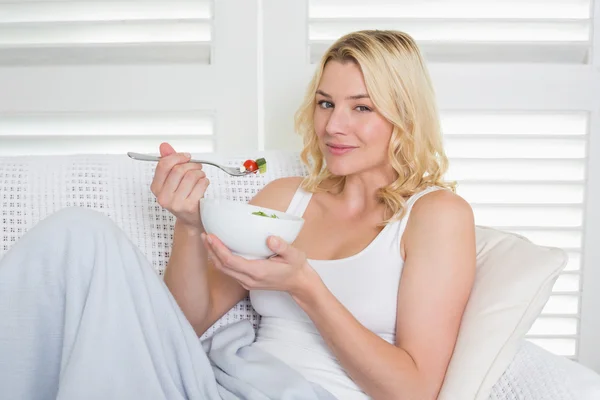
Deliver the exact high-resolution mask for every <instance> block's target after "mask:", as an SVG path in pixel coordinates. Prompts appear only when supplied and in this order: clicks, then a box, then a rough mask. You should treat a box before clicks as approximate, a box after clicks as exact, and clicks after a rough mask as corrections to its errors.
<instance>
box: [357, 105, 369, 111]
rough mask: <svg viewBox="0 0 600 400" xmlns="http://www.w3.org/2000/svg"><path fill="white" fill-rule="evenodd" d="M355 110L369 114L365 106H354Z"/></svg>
mask: <svg viewBox="0 0 600 400" xmlns="http://www.w3.org/2000/svg"><path fill="white" fill-rule="evenodd" d="M356 110H357V111H359V112H369V111H371V109H370V108H369V107H367V106H356Z"/></svg>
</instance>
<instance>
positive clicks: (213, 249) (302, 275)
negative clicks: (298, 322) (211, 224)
mask: <svg viewBox="0 0 600 400" xmlns="http://www.w3.org/2000/svg"><path fill="white" fill-rule="evenodd" d="M202 240H203V242H204V245H205V246H206V248H207V250H208V252H209V256H210V258H211V259H212V260H213V264H214V266H215V267H216V268H217V269H218V270H219V271H221V272H223V273H224V274H227V275H229V276H231V277H232V278H234V279H235V280H236V281H238V282H239V283H240V285H241V286H242V287H244V288H245V289H247V290H251V289H258V290H278V291H283V292H288V293H290V294H297V293H300V292H302V291H304V290H305V288H307V287H308V286H309V281H310V279H311V278H314V277H315V275H316V273H315V271H314V270H313V269H312V268H311V267H310V265H309V264H308V262H307V261H306V256H305V255H304V253H302V252H301V251H300V250H298V249H296V248H295V247H293V246H292V245H290V244H288V243H286V242H285V241H284V240H282V239H281V238H279V237H275V236H271V237H269V239H268V240H267V246H268V247H269V248H270V249H271V250H272V251H273V252H275V254H276V256H274V257H271V258H269V259H266V260H248V259H245V258H243V257H240V256H236V255H235V254H233V253H231V251H229V249H228V248H227V247H226V246H225V245H224V244H223V243H222V242H221V241H220V240H219V239H218V238H217V237H216V236H214V235H206V234H203V235H202Z"/></svg>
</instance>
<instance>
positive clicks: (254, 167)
mask: <svg viewBox="0 0 600 400" xmlns="http://www.w3.org/2000/svg"><path fill="white" fill-rule="evenodd" d="M240 171H241V172H254V173H255V174H256V173H261V174H264V173H265V172H267V161H266V160H265V159H264V158H258V159H256V160H246V161H244V163H243V164H242V165H241V166H240Z"/></svg>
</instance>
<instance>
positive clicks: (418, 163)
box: [295, 30, 456, 225]
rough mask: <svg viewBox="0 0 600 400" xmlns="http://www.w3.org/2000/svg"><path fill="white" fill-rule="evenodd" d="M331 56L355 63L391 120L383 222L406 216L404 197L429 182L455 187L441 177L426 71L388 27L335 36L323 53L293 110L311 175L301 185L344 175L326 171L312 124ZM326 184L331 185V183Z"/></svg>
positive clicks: (310, 187) (314, 188)
mask: <svg viewBox="0 0 600 400" xmlns="http://www.w3.org/2000/svg"><path fill="white" fill-rule="evenodd" d="M330 61H338V62H342V63H345V62H353V63H356V64H357V65H358V66H359V67H360V69H361V71H362V73H363V76H364V80H365V85H366V86H367V91H368V94H369V96H370V98H371V100H372V101H373V104H374V105H375V108H376V110H377V112H379V113H380V114H381V115H382V116H383V117H384V118H386V119H387V120H388V121H389V122H390V123H391V124H392V125H393V132H392V137H391V140H390V143H389V154H388V155H389V160H390V164H391V166H392V168H393V169H394V170H395V171H396V173H397V175H398V176H397V178H396V180H395V181H394V182H392V183H391V184H389V185H388V186H385V187H382V188H380V189H379V191H378V193H377V196H378V199H379V201H381V202H382V203H384V204H385V205H386V208H387V210H388V212H389V214H391V215H392V216H391V217H390V218H389V219H387V220H385V221H384V222H383V223H382V224H384V225H385V224H386V223H388V222H390V221H394V220H398V219H400V218H402V217H403V216H404V213H405V208H406V200H407V199H408V197H410V196H411V195H413V194H415V193H417V192H419V191H421V190H423V189H425V188H427V187H428V186H433V185H437V186H441V187H445V188H448V189H450V190H452V191H453V192H454V191H455V188H456V184H455V182H446V181H444V180H443V179H442V177H443V175H444V174H445V172H446V170H447V168H448V158H447V156H446V154H445V152H444V149H443V143H442V142H443V141H442V135H441V131H440V122H439V116H438V111H437V107H436V104H435V94H434V90H433V86H432V84H431V80H430V77H429V73H428V71H427V68H426V66H425V63H424V61H423V58H422V56H421V53H420V51H419V48H418V47H417V45H416V43H415V41H414V40H413V39H412V37H410V36H409V35H408V34H406V33H403V32H398V31H389V30H364V31H358V32H353V33H350V34H347V35H345V36H343V37H341V38H340V39H338V40H337V41H336V42H335V43H334V44H333V45H331V47H330V48H329V49H328V50H327V51H326V52H325V54H324V55H323V57H322V58H321V61H320V63H319V65H318V66H317V68H316V72H315V74H314V76H313V78H312V80H311V82H310V84H309V86H308V89H307V92H306V95H305V98H304V101H303V103H302V104H301V106H300V107H299V109H298V111H297V112H296V115H295V129H296V132H297V133H299V134H300V135H301V136H302V139H303V143H304V147H303V150H302V153H301V158H302V161H303V162H304V163H305V165H306V166H307V167H308V169H309V174H308V175H307V177H306V178H305V179H304V180H303V182H302V188H303V189H305V190H307V191H310V192H318V191H326V190H330V189H326V188H324V187H323V186H322V183H323V182H324V181H326V180H327V181H328V182H331V183H333V187H338V186H340V185H341V186H342V187H343V185H344V183H345V177H344V176H334V175H333V174H332V173H331V172H330V171H328V169H327V167H326V165H325V162H324V158H323V154H322V153H321V150H320V148H319V144H318V140H317V135H316V132H315V127H314V123H313V122H314V121H313V117H314V112H315V108H316V99H315V95H316V91H317V89H318V86H319V82H320V81H321V77H322V75H323V70H324V68H325V65H326V64H327V63H328V62H330ZM329 188H331V187H330V186H329Z"/></svg>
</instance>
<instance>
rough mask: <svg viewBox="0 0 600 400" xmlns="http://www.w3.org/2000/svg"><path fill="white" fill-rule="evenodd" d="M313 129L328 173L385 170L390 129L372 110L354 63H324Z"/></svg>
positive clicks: (340, 174) (360, 72) (339, 173)
mask: <svg viewBox="0 0 600 400" xmlns="http://www.w3.org/2000/svg"><path fill="white" fill-rule="evenodd" d="M314 126H315V131H316V134H317V137H318V140H319V147H320V149H321V152H322V153H323V156H324V157H325V162H326V163H327V168H328V169H329V171H330V172H331V173H332V174H334V175H339V176H347V175H352V174H358V173H361V172H365V171H369V170H375V169H386V168H389V158H388V146H389V142H390V138H391V135H392V130H393V126H392V124H391V123H389V122H388V121H387V120H386V119H385V118H383V116H381V115H380V114H379V113H378V112H377V111H375V108H374V105H373V102H372V101H371V99H370V98H369V95H368V93H367V88H366V85H365V82H364V79H363V75H362V71H361V70H360V67H359V66H358V65H357V64H355V63H353V62H346V63H340V62H337V61H330V62H328V63H327V65H326V66H325V69H324V71H323V75H322V77H321V81H320V83H319V87H318V90H317V94H316V109H315V114H314Z"/></svg>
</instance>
